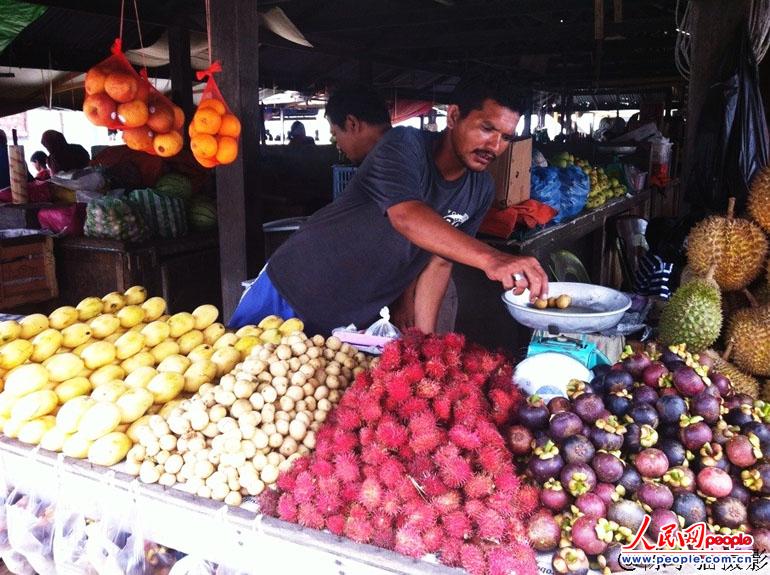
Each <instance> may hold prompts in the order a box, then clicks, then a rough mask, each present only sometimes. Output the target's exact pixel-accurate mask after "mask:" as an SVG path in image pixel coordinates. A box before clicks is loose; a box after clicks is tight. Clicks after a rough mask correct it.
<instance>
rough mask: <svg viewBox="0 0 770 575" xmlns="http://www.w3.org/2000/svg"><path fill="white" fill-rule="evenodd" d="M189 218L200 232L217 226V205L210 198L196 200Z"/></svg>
mask: <svg viewBox="0 0 770 575" xmlns="http://www.w3.org/2000/svg"><path fill="white" fill-rule="evenodd" d="M187 220H188V222H189V223H190V225H191V226H192V228H193V229H194V230H197V231H199V232H204V231H206V230H212V229H214V228H216V227H217V207H216V205H214V202H212V201H210V200H206V199H199V200H196V201H195V202H193V204H192V205H191V206H190V209H189V211H188V213H187Z"/></svg>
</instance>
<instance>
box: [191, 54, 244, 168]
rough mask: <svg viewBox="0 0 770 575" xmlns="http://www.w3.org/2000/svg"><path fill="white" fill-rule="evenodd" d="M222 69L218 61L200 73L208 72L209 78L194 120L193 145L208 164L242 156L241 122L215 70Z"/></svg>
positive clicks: (201, 75) (200, 75) (200, 77)
mask: <svg viewBox="0 0 770 575" xmlns="http://www.w3.org/2000/svg"><path fill="white" fill-rule="evenodd" d="M221 71H222V66H221V65H220V64H219V62H214V63H213V64H212V65H211V66H209V67H208V68H207V69H206V70H201V71H200V72H197V73H196V76H197V78H198V80H203V78H205V77H206V76H208V81H207V82H206V87H205V88H204V89H203V95H202V96H201V102H200V104H198V108H197V109H196V110H195V114H194V115H193V119H192V122H190V128H189V134H190V149H191V150H192V153H193V156H195V159H196V160H198V163H199V164H200V165H201V166H203V167H204V168H213V167H215V166H219V165H222V164H230V163H232V162H234V161H235V159H236V158H237V157H238V139H239V136H240V135H241V122H240V120H238V118H237V117H236V116H235V115H234V114H233V113H232V112H231V111H230V108H229V107H228V105H227V103H226V102H225V100H224V98H223V97H222V93H221V92H220V91H219V87H218V86H217V83H216V81H215V80H214V72H221Z"/></svg>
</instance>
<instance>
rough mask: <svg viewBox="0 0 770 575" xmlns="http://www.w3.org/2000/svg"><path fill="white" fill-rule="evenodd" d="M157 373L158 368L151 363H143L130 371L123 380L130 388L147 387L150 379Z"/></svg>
mask: <svg viewBox="0 0 770 575" xmlns="http://www.w3.org/2000/svg"><path fill="white" fill-rule="evenodd" d="M156 375H158V370H157V369H155V368H154V367H152V366H151V365H143V366H141V367H138V368H136V369H135V370H134V371H132V372H131V373H129V374H128V375H127V376H126V379H125V380H123V383H125V384H126V387H128V388H129V389H132V388H134V387H147V384H148V383H149V381H150V380H151V379H152V378H153V377H155V376H156Z"/></svg>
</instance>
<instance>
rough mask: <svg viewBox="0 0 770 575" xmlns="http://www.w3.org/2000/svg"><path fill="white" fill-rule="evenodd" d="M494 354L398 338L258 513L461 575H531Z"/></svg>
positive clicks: (513, 403) (507, 413)
mask: <svg viewBox="0 0 770 575" xmlns="http://www.w3.org/2000/svg"><path fill="white" fill-rule="evenodd" d="M511 373H512V366H511V364H510V363H509V362H508V361H506V360H505V358H504V357H503V356H502V355H500V354H494V353H490V352H488V351H486V350H484V349H483V348H481V347H479V346H476V345H473V344H469V343H466V341H465V338H464V337H463V336H461V335H458V334H447V335H444V336H436V335H429V336H426V335H424V334H422V333H420V332H418V331H409V332H407V333H406V334H404V337H403V338H402V339H401V340H399V341H397V342H394V343H392V344H390V345H388V346H387V347H386V348H385V350H384V351H383V354H382V356H381V358H380V360H379V362H378V363H377V365H376V366H375V367H374V368H373V369H372V370H370V371H368V372H365V373H362V374H360V375H359V376H358V378H357V379H356V381H355V384H354V385H353V386H352V387H350V388H349V389H348V390H347V391H346V393H345V395H344V396H343V398H342V400H341V402H340V404H339V405H338V407H337V408H336V410H335V411H333V412H332V413H331V414H330V417H329V418H328V419H327V421H326V423H325V424H324V425H323V426H322V427H321V428H320V429H319V430H318V434H317V438H316V449H315V452H314V453H313V454H312V455H310V456H306V457H303V458H300V459H298V460H296V461H295V462H294V464H293V466H292V467H291V469H290V470H289V471H287V472H285V473H283V474H282V475H281V476H280V477H279V479H278V482H277V488H278V489H277V490H275V491H273V490H268V491H266V492H265V493H264V494H263V497H262V498H261V506H262V510H263V512H265V513H267V514H270V515H274V516H276V517H279V518H281V519H283V520H285V521H291V522H295V523H299V524H300V525H303V526H306V527H312V528H314V529H328V530H329V531H330V532H332V533H334V534H336V535H341V536H346V537H348V538H350V539H352V540H354V541H357V542H360V543H369V544H372V545H377V546H380V547H384V548H387V549H393V550H395V551H397V552H399V553H402V554H404V555H408V556H410V557H415V558H420V557H423V556H424V555H427V554H435V555H436V556H437V557H438V559H439V561H441V562H442V563H444V564H446V565H449V566H454V567H462V568H464V569H466V570H467V571H468V572H470V573H472V574H474V575H475V574H487V573H489V574H493V575H498V574H499V575H502V574H506V575H508V574H511V573H515V574H517V575H534V574H535V573H536V572H537V566H536V562H535V555H534V552H533V550H532V549H531V547H530V546H529V544H528V541H527V540H526V528H525V524H524V521H525V519H526V517H527V516H528V515H529V514H530V513H532V512H533V511H534V509H535V508H536V507H537V505H538V497H539V495H538V490H537V489H536V488H534V487H531V486H528V485H525V484H523V483H520V481H519V477H518V476H517V475H516V471H515V468H514V466H513V463H512V460H513V458H512V455H511V453H510V452H509V451H508V449H507V447H506V442H505V440H504V439H503V436H502V435H501V434H500V431H498V429H499V428H500V426H503V425H504V424H505V423H506V422H508V421H509V420H510V419H511V417H512V414H513V413H515V411H516V409H517V407H518V405H519V403H520V402H521V401H522V395H521V393H520V392H519V390H518V388H516V387H515V386H514V385H513V383H512V378H511Z"/></svg>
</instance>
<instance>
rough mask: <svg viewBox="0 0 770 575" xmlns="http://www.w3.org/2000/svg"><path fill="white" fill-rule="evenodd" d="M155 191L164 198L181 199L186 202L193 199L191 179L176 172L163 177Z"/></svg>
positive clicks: (156, 185)
mask: <svg viewBox="0 0 770 575" xmlns="http://www.w3.org/2000/svg"><path fill="white" fill-rule="evenodd" d="M153 189H154V190H155V191H156V192H158V193H159V194H163V195H164V196H169V197H172V198H179V199H180V200H184V201H187V200H189V199H190V197H192V184H190V178H188V177H187V176H184V175H182V174H177V173H174V172H172V173H170V174H166V175H164V176H161V177H160V178H159V179H158V181H157V183H156V184H155V187H154V188H153Z"/></svg>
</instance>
